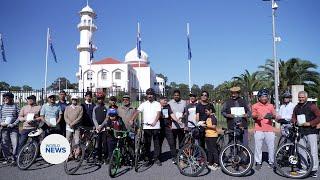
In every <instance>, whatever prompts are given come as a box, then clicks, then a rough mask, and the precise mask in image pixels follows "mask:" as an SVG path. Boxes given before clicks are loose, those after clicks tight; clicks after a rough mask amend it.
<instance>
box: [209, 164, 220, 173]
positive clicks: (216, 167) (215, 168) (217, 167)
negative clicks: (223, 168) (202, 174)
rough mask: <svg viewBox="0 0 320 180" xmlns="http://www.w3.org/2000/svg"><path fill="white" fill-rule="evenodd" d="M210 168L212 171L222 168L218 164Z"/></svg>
mask: <svg viewBox="0 0 320 180" xmlns="http://www.w3.org/2000/svg"><path fill="white" fill-rule="evenodd" d="M208 168H209V169H210V170H212V171H216V170H218V169H220V166H219V165H218V164H212V165H208Z"/></svg>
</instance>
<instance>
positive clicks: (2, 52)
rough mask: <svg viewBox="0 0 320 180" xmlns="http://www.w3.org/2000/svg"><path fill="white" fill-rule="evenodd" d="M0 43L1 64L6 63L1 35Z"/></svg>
mask: <svg viewBox="0 0 320 180" xmlns="http://www.w3.org/2000/svg"><path fill="white" fill-rule="evenodd" d="M0 43H1V47H0V50H1V55H2V59H3V62H7V59H6V54H5V51H4V44H3V39H2V36H1V34H0Z"/></svg>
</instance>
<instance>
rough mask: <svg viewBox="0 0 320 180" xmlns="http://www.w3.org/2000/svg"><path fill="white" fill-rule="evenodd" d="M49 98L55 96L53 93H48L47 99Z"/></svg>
mask: <svg viewBox="0 0 320 180" xmlns="http://www.w3.org/2000/svg"><path fill="white" fill-rule="evenodd" d="M50 96H56V94H55V93H53V92H51V93H49V94H48V95H47V97H50Z"/></svg>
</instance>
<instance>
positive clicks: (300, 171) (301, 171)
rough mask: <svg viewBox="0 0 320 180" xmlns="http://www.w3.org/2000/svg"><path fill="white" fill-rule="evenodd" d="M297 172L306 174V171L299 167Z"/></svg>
mask: <svg viewBox="0 0 320 180" xmlns="http://www.w3.org/2000/svg"><path fill="white" fill-rule="evenodd" d="M297 173H298V174H306V173H307V171H306V170H304V169H299V170H298V171H297Z"/></svg>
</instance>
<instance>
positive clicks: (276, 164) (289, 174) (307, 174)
mask: <svg viewBox="0 0 320 180" xmlns="http://www.w3.org/2000/svg"><path fill="white" fill-rule="evenodd" d="M289 146H292V147H293V148H294V143H285V144H282V145H281V146H280V147H279V148H278V149H277V150H276V153H275V157H274V159H275V163H274V165H275V168H276V170H278V171H279V172H280V174H281V175H283V176H285V177H288V178H292V179H300V178H306V177H308V176H309V174H310V173H311V171H312V167H313V158H312V155H311V153H310V152H309V151H308V149H307V148H306V147H304V146H302V145H300V144H297V146H298V147H297V149H300V150H298V151H301V150H302V151H304V153H306V156H307V157H309V160H310V164H309V168H308V169H307V171H306V173H305V174H304V175H300V176H293V173H296V172H290V173H285V172H284V171H283V170H282V169H281V167H280V163H279V162H278V161H277V159H278V158H277V157H278V156H280V155H281V154H280V152H281V150H282V149H284V148H286V147H289ZM287 149H290V148H287ZM286 151H287V150H286ZM285 156H287V157H290V155H289V154H287V153H286V154H285ZM299 156H301V154H300V153H299ZM298 161H299V160H298ZM281 162H284V160H283V159H281ZM297 174H299V173H297Z"/></svg>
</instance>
